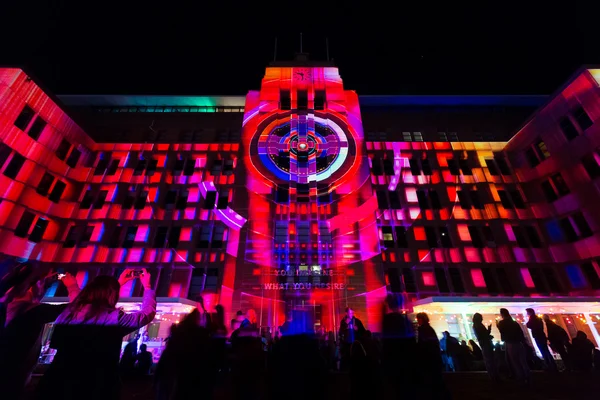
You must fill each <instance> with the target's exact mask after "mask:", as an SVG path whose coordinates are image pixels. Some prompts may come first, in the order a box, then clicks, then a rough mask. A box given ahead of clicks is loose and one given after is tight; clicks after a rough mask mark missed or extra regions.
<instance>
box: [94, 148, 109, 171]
mask: <svg viewBox="0 0 600 400" xmlns="http://www.w3.org/2000/svg"><path fill="white" fill-rule="evenodd" d="M109 162H110V158H109V157H108V156H107V155H106V154H105V153H101V154H100V160H98V165H96V169H94V176H99V175H104V173H105V172H106V168H107V167H108V163H109Z"/></svg>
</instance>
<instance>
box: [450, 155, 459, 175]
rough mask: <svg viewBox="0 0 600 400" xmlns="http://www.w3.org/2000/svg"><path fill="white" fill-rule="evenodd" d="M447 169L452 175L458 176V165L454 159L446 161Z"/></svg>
mask: <svg viewBox="0 0 600 400" xmlns="http://www.w3.org/2000/svg"><path fill="white" fill-rule="evenodd" d="M447 161H448V169H449V170H450V173H451V174H452V175H460V170H459V169H458V163H457V162H456V160H455V159H453V158H449V159H448V160H447Z"/></svg>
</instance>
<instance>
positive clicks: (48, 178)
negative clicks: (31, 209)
mask: <svg viewBox="0 0 600 400" xmlns="http://www.w3.org/2000/svg"><path fill="white" fill-rule="evenodd" d="M52 183H54V177H53V176H52V175H50V174H49V173H47V172H46V173H44V176H42V180H41V181H40V183H38V185H37V188H36V190H35V191H36V192H38V193H39V194H41V195H42V196H45V195H47V194H48V192H49V191H50V186H52Z"/></svg>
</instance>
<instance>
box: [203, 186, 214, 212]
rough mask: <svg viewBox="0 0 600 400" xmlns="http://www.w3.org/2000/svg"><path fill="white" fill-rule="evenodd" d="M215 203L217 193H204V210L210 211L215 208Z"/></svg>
mask: <svg viewBox="0 0 600 400" xmlns="http://www.w3.org/2000/svg"><path fill="white" fill-rule="evenodd" d="M216 201H217V192H215V191H214V190H212V191H209V192H206V197H205V198H204V206H203V208H204V209H205V210H212V209H213V208H215V202H216Z"/></svg>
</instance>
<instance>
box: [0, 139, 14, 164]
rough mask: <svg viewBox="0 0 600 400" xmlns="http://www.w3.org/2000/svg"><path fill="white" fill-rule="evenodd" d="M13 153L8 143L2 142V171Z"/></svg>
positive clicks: (0, 159) (0, 144)
mask: <svg viewBox="0 0 600 400" xmlns="http://www.w3.org/2000/svg"><path fill="white" fill-rule="evenodd" d="M11 152H12V149H11V148H10V147H8V145H7V144H6V143H4V142H0V169H2V167H3V166H4V163H5V162H6V160H8V156H10V153H11Z"/></svg>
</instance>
